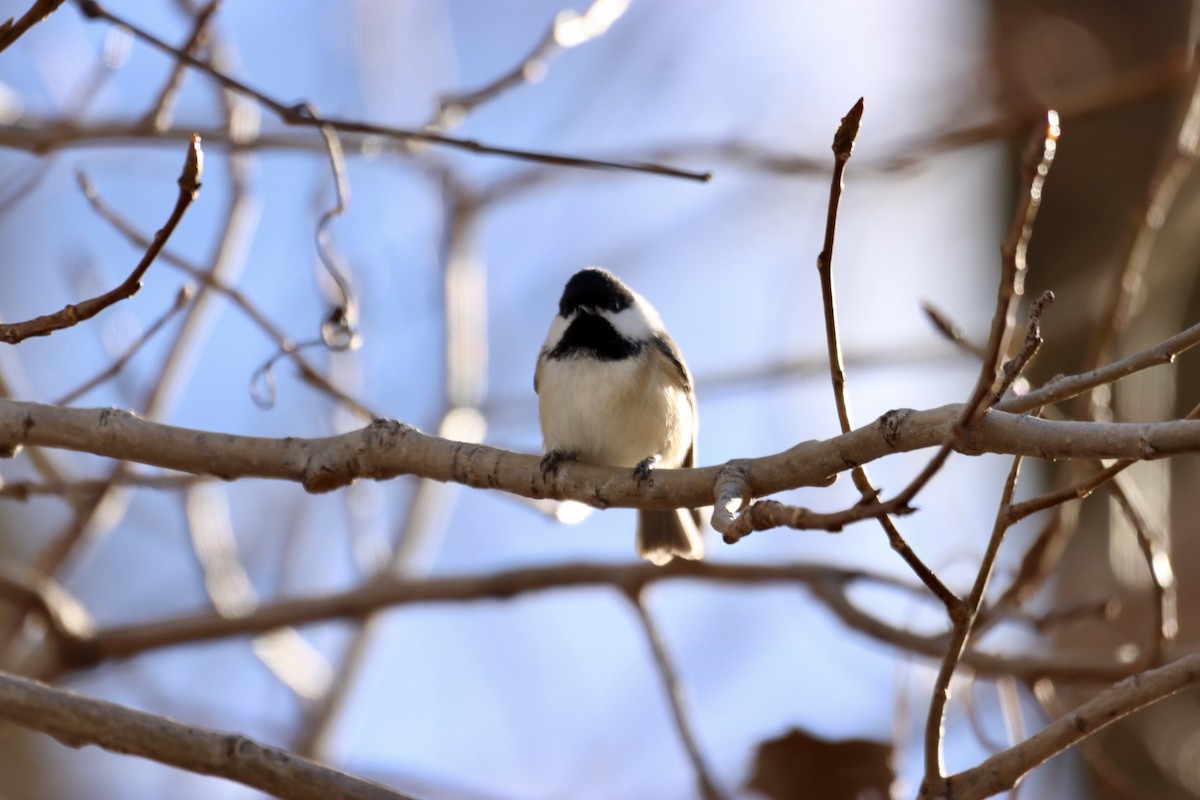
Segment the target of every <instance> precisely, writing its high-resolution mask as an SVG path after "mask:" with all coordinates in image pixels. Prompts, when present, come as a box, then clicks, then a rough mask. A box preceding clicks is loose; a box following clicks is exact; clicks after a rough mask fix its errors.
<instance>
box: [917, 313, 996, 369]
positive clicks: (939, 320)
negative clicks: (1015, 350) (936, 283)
mask: <svg viewBox="0 0 1200 800" xmlns="http://www.w3.org/2000/svg"><path fill="white" fill-rule="evenodd" d="M921 310H922V311H924V312H925V316H926V317H928V318H929V321H930V322H932V323H933V327H935V328H937V330H938V332H939V333H941V334H942V336H945V337H946V339H947V340H948V341H949V342H950V343H951V344H953V345H954V346H955V347H957V348H959V349H960V350H962V351H963V352H964V353H966V354H967V355H969V356H974V357H975V358H978V359H979V360H981V361H982V360H983V359H984V358H985V356H986V354H985V353H984V352H983V347H982V346H980V345H977V344H975V343H974V342H972V341H971V340H970V339H968V338H967V332H966V331H965V330H964V329H963V327H962V326H961V325H959V324H958V323H956V322H955V321H954V320H952V319H950V317H948V316H947V315H946V314H945V313H943V312H942V311H941V310H940V309H938V308H936V307H935V306H934V305H933V304H932V303H929V302H923V303H921Z"/></svg>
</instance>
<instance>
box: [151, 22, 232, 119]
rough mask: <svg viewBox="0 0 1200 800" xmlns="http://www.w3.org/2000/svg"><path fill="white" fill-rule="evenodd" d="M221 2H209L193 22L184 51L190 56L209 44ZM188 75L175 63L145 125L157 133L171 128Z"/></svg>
mask: <svg viewBox="0 0 1200 800" xmlns="http://www.w3.org/2000/svg"><path fill="white" fill-rule="evenodd" d="M221 2H222V0H209V2H208V5H206V6H205V7H204V8H202V9H200V11H199V12H198V13H197V14H196V16H195V18H194V19H193V20H192V32H191V34H190V35H189V36H188V38H187V41H186V42H185V43H184V45H183V51H184V52H185V53H187V54H188V55H191V56H195V55H198V54H199V53H200V51H201V50H202V49H203V48H204V46H205V45H207V44H208V39H209V35H210V33H211V31H210V27H209V26H210V25H211V23H212V18H213V15H214V14H216V13H217V10H218V9H220V7H221ZM186 74H187V68H186V67H185V66H184V65H183V64H180V63H179V62H175V67H174V68H173V69H172V70H171V76H170V77H169V78H167V82H166V83H165V84H164V85H163V88H162V89H161V90H160V91H159V93H158V98H157V99H156V100H155V101H154V106H153V107H152V108H151V109H150V110H149V111H148V112H146V115H145V116H144V117H143V118H142V120H143V122H142V124H143V125H145V126H146V127H147V128H149V129H150V130H153V131H155V132H161V131H164V130H166V129H167V128H169V127H170V126H171V116H172V112H173V111H174V108H175V100H176V98H177V97H178V96H179V89H180V88H181V87H182V86H183V79H184V76H185V75H186Z"/></svg>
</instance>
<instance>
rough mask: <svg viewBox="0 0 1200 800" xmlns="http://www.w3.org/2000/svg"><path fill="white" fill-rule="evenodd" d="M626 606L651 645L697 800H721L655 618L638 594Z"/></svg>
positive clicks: (721, 794)
mask: <svg viewBox="0 0 1200 800" xmlns="http://www.w3.org/2000/svg"><path fill="white" fill-rule="evenodd" d="M629 602H630V603H631V604H632V605H633V608H634V611H636V612H637V616H638V620H639V621H640V622H641V623H642V630H643V631H644V632H645V634H646V640H647V641H648V642H649V643H650V652H651V653H652V654H653V656H654V664H655V666H656V667H657V669H658V676H659V679H660V680H661V681H662V686H663V692H664V693H665V694H666V695H667V702H668V704H669V705H670V707H671V717H672V719H673V720H674V722H675V730H676V732H677V733H678V734H679V738H680V740H681V741H682V742H683V746H684V749H685V750H686V751H687V754H688V759H689V760H690V761H691V762H692V770H693V771H694V772H695V773H696V784H697V787H698V789H699V791H700V797H701V798H703V800H722V798H724V797H725V793H724V792H722V791H721V790H720V788H718V786H717V783H716V781H714V780H713V777H712V770H710V769H709V767H708V764H707V762H706V761H705V760H704V754H703V753H701V752H700V744H699V743H698V742H697V741H696V735H695V733H693V732H692V725H691V722H690V721H689V720H688V714H687V709H686V704H685V703H684V698H683V689H682V687H681V686H680V685H679V676H678V675H677V674H676V672H675V666H674V665H673V664H672V663H671V656H670V654H669V653H668V652H667V646H666V643H665V642H663V639H662V634H660V633H659V631H658V626H657V625H656V624H655V622H654V618H653V617H651V616H650V612H649V611H648V610H647V609H646V605H645V601H644V599H643V597H642V594H641V593H640V592H638V593H636V594H632V595H630V596H629Z"/></svg>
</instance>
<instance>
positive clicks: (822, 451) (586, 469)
mask: <svg viewBox="0 0 1200 800" xmlns="http://www.w3.org/2000/svg"><path fill="white" fill-rule="evenodd" d="M963 409H964V407H963V406H962V405H948V406H942V407H940V408H936V409H930V410H927V411H911V410H903V411H896V412H889V413H888V414H885V415H884V416H883V417H881V418H880V419H879V420H876V421H875V422H873V423H870V424H868V425H866V426H863V427H861V428H857V429H855V430H853V431H851V432H850V433H848V434H843V435H841V436H837V437H834V438H833V439H828V440H825V441H807V442H801V443H800V444H797V445H795V446H794V447H792V448H790V449H788V450H785V451H783V452H781V453H778V454H776V455H773V456H765V457H762V458H756V459H747V460H743V461H740V462H739V464H740V465H741V466H742V467H743V468H744V469H745V470H746V474H747V477H748V480H749V486H750V489H751V492H752V494H753V495H754V496H756V497H764V496H767V495H771V494H774V493H776V492H781V491H785V490H787V489H795V488H798V487H800V486H822V485H826V484H827V483H828V480H829V477H830V476H831V475H834V474H836V473H838V472H840V471H844V470H846V469H848V468H850V465H851V464H855V463H864V464H865V463H868V462H870V461H873V460H875V459H877V458H880V457H882V456H885V455H889V454H892V453H897V452H909V451H912V450H919V449H922V448H926V447H936V446H938V445H940V444H941V443H942V442H943V441H945V438H946V437H947V436H948V435H949V433H950V428H951V426H953V425H954V424H955V419H954V414H956V413H958V414H961V413H962V411H963ZM0 444H2V445H3V448H0V450H2V451H3V452H7V453H10V454H11V453H14V452H15V451H16V450H17V449H18V448H19V447H20V446H21V445H26V444H28V445H39V446H46V447H52V448H60V449H65V450H76V451H80V452H88V453H93V454H95V455H100V456H105V457H108V458H115V459H120V460H128V461H136V462H139V463H142V464H146V465H148V466H158V467H164V468H166V469H174V470H179V471H181V472H190V473H192V474H196V475H211V476H213V477H217V478H222V479H224V480H235V479H238V478H249V477H255V478H274V479H279V480H288V481H295V482H297V483H300V484H302V485H303V486H304V487H305V489H306V490H308V491H310V492H327V491H332V490H334V489H337V488H339V487H342V486H345V485H347V484H349V483H351V482H352V481H354V480H355V479H357V478H371V479H374V480H387V479H390V478H394V477H396V476H398V475H416V476H419V477H424V478H431V479H433V480H438V481H453V482H455V483H461V484H464V485H466V486H474V487H476V488H488V489H500V490H502V491H507V492H511V493H513V494H517V495H520V496H522V497H533V498H542V497H554V498H557V499H560V500H578V501H579V502H582V503H586V504H588V505H591V506H595V507H598V508H606V507H610V506H614V507H624V508H678V507H682V506H695V507H702V506H704V505H706V504H708V503H711V502H712V497H713V486H714V482H715V481H716V480H717V478H718V477H719V475H720V473H721V471H722V469H724V468H723V467H720V466H715V467H702V468H697V469H660V470H655V473H654V475H653V476H652V477H651V478H650V479H649V480H646V481H644V482H641V483H639V482H638V481H637V480H636V479H635V478H634V477H633V476H631V475H630V474H629V470H623V469H619V468H615V467H604V466H599V465H595V464H587V463H583V462H579V463H573V464H571V465H569V466H567V467H565V468H563V469H561V470H559V472H558V474H557V475H556V476H553V477H552V478H551V479H550V480H549V481H547V480H543V479H542V478H541V477H540V476H541V471H540V469H539V468H538V462H539V457H538V456H536V455H527V454H523V453H513V452H510V451H506V450H501V449H498V448H495V447H488V446H487V445H482V444H468V443H464V442H456V441H452V440H448V439H442V438H439V437H436V436H430V435H427V434H423V433H421V432H420V431H418V430H417V429H415V428H412V427H409V426H407V425H404V424H403V423H400V422H396V421H394V420H377V421H375V422H373V423H372V424H371V425H369V426H367V427H365V428H362V429H360V430H357V431H353V432H350V433H346V434H341V435H338V436H328V437H323V438H317V439H304V438H298V437H289V438H284V439H270V438H263V437H255V436H236V435H233V434H226V433H217V432H211V431H201V430H195V429H189V428H180V427H176V426H172V425H163V424H160V423H156V422H151V421H148V420H145V419H141V418H140V417H137V416H136V415H134V414H131V413H130V412H128V411H121V410H118V409H112V408H107V409H82V408H63V407H59V406H48V405H42V404H39V403H30V402H24V401H18V400H0ZM963 452H966V453H969V454H978V453H981V452H989V453H1006V454H1009V455H1028V456H1035V457H1038V458H1089V459H1100V458H1131V459H1139V460H1150V459H1155V458H1165V457H1167V456H1172V455H1178V454H1180V453H1193V452H1200V421H1194V420H1173V421H1170V422H1157V423H1130V422H1124V423H1122V422H1113V423H1094V422H1073V421H1060V420H1043V419H1034V418H1031V417H1027V416H1019V415H1013V414H1005V413H1003V412H996V411H993V412H992V413H990V414H988V415H987V416H986V417H985V418H984V419H983V420H981V421H980V423H979V424H978V425H977V426H976V428H975V430H974V431H972V434H971V439H970V441H969V442H968V443H966V444H965V445H964V450H963Z"/></svg>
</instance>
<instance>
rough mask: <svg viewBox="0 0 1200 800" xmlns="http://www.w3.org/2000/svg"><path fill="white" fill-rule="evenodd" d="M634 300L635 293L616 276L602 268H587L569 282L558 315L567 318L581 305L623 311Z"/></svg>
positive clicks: (559, 303) (560, 301) (577, 273)
mask: <svg viewBox="0 0 1200 800" xmlns="http://www.w3.org/2000/svg"><path fill="white" fill-rule="evenodd" d="M633 300H634V295H633V292H632V291H631V290H630V288H629V287H628V286H626V285H625V284H623V283H621V279H620V278H618V277H617V276H616V275H613V274H612V273H611V272H609V271H608V270H606V269H601V268H600V267H587V268H586V269H581V270H579V272H576V273H575V274H574V275H572V276H571V280H569V281H567V285H566V288H564V289H563V293H562V299H561V300H559V301H558V313H559V315H560V316H563V317H566V316H569V315H570V313H571V312H572V311H574V310H576V309H577V308H579V307H581V306H583V307H587V308H596V309H601V310H604V311H621V310H623V309H626V308H629V306H631V305H633Z"/></svg>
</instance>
